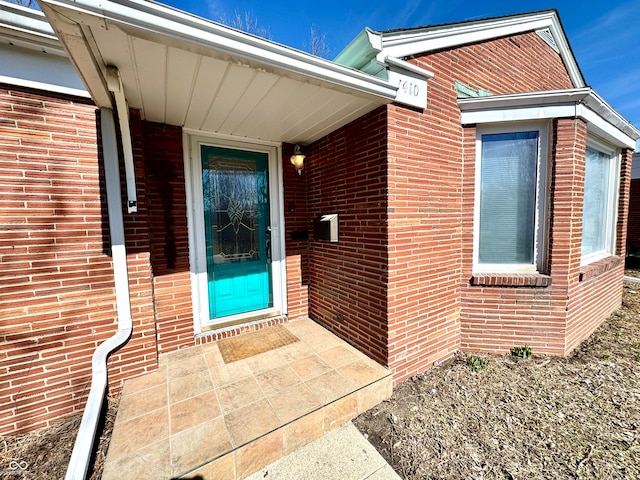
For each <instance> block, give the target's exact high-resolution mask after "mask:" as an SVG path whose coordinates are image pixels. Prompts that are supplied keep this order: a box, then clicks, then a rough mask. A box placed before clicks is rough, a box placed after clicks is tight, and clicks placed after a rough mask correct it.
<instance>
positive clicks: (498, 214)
mask: <svg viewBox="0 0 640 480" xmlns="http://www.w3.org/2000/svg"><path fill="white" fill-rule="evenodd" d="M537 159H538V132H518V133H501V134H492V135H483V136H482V155H481V160H480V162H481V181H480V182H481V183H480V248H479V252H478V260H479V262H480V263H526V264H532V263H534V242H535V208H536V171H537Z"/></svg>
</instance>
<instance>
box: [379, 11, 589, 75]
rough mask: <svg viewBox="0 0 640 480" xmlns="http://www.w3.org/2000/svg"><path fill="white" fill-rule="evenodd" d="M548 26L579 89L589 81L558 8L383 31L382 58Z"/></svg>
mask: <svg viewBox="0 0 640 480" xmlns="http://www.w3.org/2000/svg"><path fill="white" fill-rule="evenodd" d="M544 29H548V30H549V32H550V35H551V36H552V37H553V39H554V41H555V44H556V46H557V48H558V50H559V53H560V56H561V57H562V60H563V62H564V64H565V67H566V69H567V72H568V73H569V76H570V78H571V81H572V82H573V86H574V87H575V88H582V87H585V81H584V79H583V77H582V74H581V73H580V69H579V67H578V64H577V62H576V60H575V57H574V56H573V53H572V52H571V48H570V47H569V42H568V40H567V37H566V36H565V34H564V30H563V29H562V25H561V23H560V20H559V18H558V15H557V13H556V12H555V11H554V10H550V11H545V12H538V13H530V14H523V15H513V16H508V17H500V18H489V19H486V20H478V21H470V22H462V23H453V24H447V25H437V26H432V27H424V28H415V29H407V30H398V31H389V32H383V33H382V52H381V53H380V54H379V55H378V59H379V60H382V58H383V57H384V56H392V57H396V58H407V57H410V56H412V55H418V54H420V53H425V52H431V51H434V50H441V49H448V48H452V47H457V46H460V45H467V44H470V43H476V42H483V41H487V40H491V39H494V38H499V37H504V36H508V35H516V34H520V33H524V32H529V31H537V30H544Z"/></svg>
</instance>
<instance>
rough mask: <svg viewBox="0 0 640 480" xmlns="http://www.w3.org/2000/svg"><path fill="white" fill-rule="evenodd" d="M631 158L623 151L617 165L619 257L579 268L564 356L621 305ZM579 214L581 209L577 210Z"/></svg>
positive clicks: (570, 299) (571, 291) (617, 243)
mask: <svg viewBox="0 0 640 480" xmlns="http://www.w3.org/2000/svg"><path fill="white" fill-rule="evenodd" d="M632 155H633V151H632V150H630V149H626V150H623V151H622V155H621V162H620V190H619V192H618V222H617V225H616V255H617V257H618V258H614V257H610V258H608V259H605V260H602V261H600V262H594V263H593V264H591V265H587V266H586V267H583V268H581V269H579V272H580V274H579V278H578V281H577V282H575V283H574V285H573V287H574V288H572V289H571V290H570V295H569V296H570V298H569V308H568V318H567V338H566V344H565V353H569V352H571V351H572V350H573V349H574V348H576V347H577V346H578V345H579V344H580V342H581V341H582V340H584V339H585V338H586V337H587V336H589V335H590V334H591V333H592V332H593V331H594V330H595V329H596V328H598V326H599V325H600V323H601V322H602V321H603V320H604V319H605V318H607V317H608V316H609V315H610V314H611V312H613V311H614V310H615V309H616V308H618V307H619V306H620V303H621V302H622V277H623V275H624V258H625V255H626V244H627V238H626V233H627V219H628V218H629V201H630V186H631V158H632ZM582 168H584V167H582ZM581 215H582V210H581V211H580V216H581ZM580 218H581V217H580ZM580 225H582V222H580Z"/></svg>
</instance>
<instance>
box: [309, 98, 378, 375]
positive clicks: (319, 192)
mask: <svg viewBox="0 0 640 480" xmlns="http://www.w3.org/2000/svg"><path fill="white" fill-rule="evenodd" d="M386 150H387V127H386V108H384V107H383V108H380V109H378V110H376V111H374V112H372V113H369V114H367V115H365V116H363V117H362V118H360V119H358V120H356V121H354V122H352V123H350V124H349V125H347V126H345V127H343V128H341V129H339V130H337V131H335V132H333V133H331V134H330V135H328V136H327V137H325V138H323V139H321V140H319V141H317V142H316V143H314V144H313V146H312V148H311V150H310V155H309V158H308V159H307V161H306V163H305V170H304V172H303V175H306V176H307V198H308V208H309V213H310V216H309V220H312V219H313V218H315V217H316V216H318V215H320V214H326V213H338V214H339V227H340V239H339V242H338V243H323V242H316V241H313V240H311V242H310V245H311V258H310V268H309V270H310V300H309V302H310V309H309V310H310V314H311V317H312V318H313V319H314V320H316V321H318V322H320V323H321V324H323V325H325V326H327V327H328V328H330V329H331V330H333V331H334V332H336V333H337V334H339V335H341V336H342V337H344V338H346V339H347V340H348V341H350V342H351V343H353V344H354V345H356V346H357V347H358V348H360V349H361V350H362V351H363V352H365V353H367V354H368V355H370V356H371V357H372V358H375V359H376V360H378V361H380V362H382V363H383V364H385V365H386V364H387V362H388V360H387V281H388V279H387V227H386V215H387V196H386V195H387V158H386ZM312 238H313V237H312Z"/></svg>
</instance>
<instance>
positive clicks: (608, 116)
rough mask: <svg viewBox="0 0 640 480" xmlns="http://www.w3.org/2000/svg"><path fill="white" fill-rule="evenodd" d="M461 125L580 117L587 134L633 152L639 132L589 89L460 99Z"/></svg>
mask: <svg viewBox="0 0 640 480" xmlns="http://www.w3.org/2000/svg"><path fill="white" fill-rule="evenodd" d="M458 106H459V107H460V111H461V122H462V124H463V125H473V124H483V123H499V122H514V121H531V120H542V119H553V118H571V117H579V118H582V119H583V120H585V121H586V122H587V128H588V130H589V131H591V132H593V133H595V134H596V135H598V136H600V137H602V138H604V139H605V140H607V141H609V142H611V143H612V144H614V145H616V146H618V147H621V148H630V149H635V146H636V141H637V140H638V139H640V131H639V130H638V129H637V128H636V127H635V126H633V124H631V123H630V122H629V121H627V120H625V119H624V118H623V117H622V116H621V115H620V114H619V113H618V112H616V111H615V110H614V109H613V108H612V107H611V106H610V105H609V104H607V102H605V101H604V100H603V99H602V98H601V97H600V96H599V95H598V94H597V93H596V92H595V91H593V89H591V88H589V87H585V88H575V89H568V90H553V91H544V92H527V93H518V94H508V95H489V96H486V97H471V98H459V99H458Z"/></svg>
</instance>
